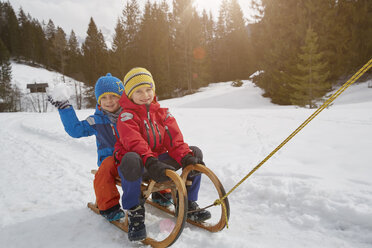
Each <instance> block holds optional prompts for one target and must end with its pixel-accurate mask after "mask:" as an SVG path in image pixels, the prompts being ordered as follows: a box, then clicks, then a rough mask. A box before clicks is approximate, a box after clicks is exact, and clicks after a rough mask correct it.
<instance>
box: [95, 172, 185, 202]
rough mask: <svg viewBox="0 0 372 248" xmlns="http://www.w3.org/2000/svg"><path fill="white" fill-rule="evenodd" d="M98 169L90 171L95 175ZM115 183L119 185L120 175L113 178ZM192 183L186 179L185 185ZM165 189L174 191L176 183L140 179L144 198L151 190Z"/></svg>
mask: <svg viewBox="0 0 372 248" xmlns="http://www.w3.org/2000/svg"><path fill="white" fill-rule="evenodd" d="M97 171H98V170H91V171H90V172H91V173H92V174H93V175H95V174H96V173H97ZM115 183H116V185H117V186H121V178H120V177H116V178H115ZM191 184H192V182H191V181H189V180H187V181H186V186H190V185H191ZM165 189H171V190H172V189H173V190H172V192H173V191H176V184H175V183H174V182H173V181H171V180H169V181H165V182H161V183H158V182H156V181H154V180H151V179H150V180H143V181H142V184H141V191H142V195H143V196H144V197H145V199H146V198H148V197H149V196H150V195H151V193H153V192H158V191H162V190H165Z"/></svg>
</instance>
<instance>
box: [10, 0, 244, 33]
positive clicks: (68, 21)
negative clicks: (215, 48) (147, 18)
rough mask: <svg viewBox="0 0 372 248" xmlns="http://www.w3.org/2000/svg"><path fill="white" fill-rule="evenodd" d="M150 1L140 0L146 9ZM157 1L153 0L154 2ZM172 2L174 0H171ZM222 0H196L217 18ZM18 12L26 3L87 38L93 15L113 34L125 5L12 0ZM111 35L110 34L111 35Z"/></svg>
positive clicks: (109, 0) (98, 0)
mask: <svg viewBox="0 0 372 248" xmlns="http://www.w3.org/2000/svg"><path fill="white" fill-rule="evenodd" d="M146 1H147V0H138V3H139V4H140V6H141V10H143V5H144V3H145V2H146ZM153 1H154V0H151V2H153ZM168 1H169V2H171V1H170V0H168ZM221 1H222V0H195V1H194V2H195V4H194V6H196V7H197V9H198V10H202V9H206V10H207V11H209V10H211V11H212V13H213V14H214V15H215V17H216V16H217V14H218V9H219V7H220V4H221ZM9 2H10V3H11V5H12V6H13V8H14V10H15V11H16V13H18V10H19V8H20V7H21V6H22V8H23V11H24V12H26V13H30V15H31V16H32V17H33V18H36V19H38V20H39V21H40V22H41V21H43V20H44V21H45V22H46V23H47V22H48V20H49V19H51V20H52V21H53V22H54V24H55V25H56V26H60V27H62V28H63V30H64V31H65V32H66V34H67V35H69V34H70V32H71V29H73V30H74V32H75V33H76V34H77V35H78V36H80V37H81V38H85V36H86V31H87V29H88V23H89V19H90V17H93V19H94V21H95V23H96V25H97V26H98V28H99V29H101V31H102V32H103V33H104V35H105V36H106V38H107V36H111V35H112V34H113V32H114V28H115V25H116V22H117V19H118V17H119V16H121V12H122V10H123V7H124V3H125V2H126V1H124V0H78V1H76V0H9ZM238 2H239V4H240V6H241V8H242V10H243V12H244V14H245V16H246V17H247V18H248V17H249V16H248V15H249V13H251V10H250V6H249V5H250V0H238ZM109 34H110V35H109Z"/></svg>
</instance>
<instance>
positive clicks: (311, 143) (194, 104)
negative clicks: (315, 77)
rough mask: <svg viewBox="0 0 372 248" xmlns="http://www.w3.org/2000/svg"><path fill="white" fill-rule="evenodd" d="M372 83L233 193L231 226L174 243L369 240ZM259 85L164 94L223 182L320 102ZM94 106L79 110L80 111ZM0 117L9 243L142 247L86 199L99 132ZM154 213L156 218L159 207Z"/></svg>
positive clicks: (205, 192)
mask: <svg viewBox="0 0 372 248" xmlns="http://www.w3.org/2000/svg"><path fill="white" fill-rule="evenodd" d="M367 84H368V82H364V83H360V84H357V85H354V86H351V87H350V88H349V89H348V90H346V91H345V92H344V94H343V95H341V96H340V98H339V99H337V100H336V101H335V103H334V105H333V106H331V107H330V108H328V109H326V110H324V111H323V112H322V113H321V114H320V115H319V116H318V117H317V118H316V119H314V120H313V122H311V123H310V124H309V125H308V126H307V127H305V128H304V129H303V130H302V131H301V132H300V133H299V134H298V135H297V136H296V137H294V138H293V140H291V141H290V142H289V143H288V144H287V145H286V146H285V147H283V148H282V149H281V150H280V151H279V152H278V153H277V154H276V155H275V156H274V157H273V158H271V159H270V160H269V161H268V162H266V164H264V165H263V167H262V168H260V169H259V170H258V171H257V172H256V173H255V174H253V175H252V176H251V177H250V178H248V180H246V181H245V182H244V183H243V184H242V185H241V186H240V187H239V188H237V190H236V191H234V192H233V193H232V194H231V195H230V197H229V200H230V205H231V215H230V221H229V226H230V227H229V229H224V230H223V231H221V232H219V233H209V232H207V231H204V230H201V229H199V228H197V227H194V226H191V225H189V224H186V226H185V229H184V231H183V233H182V234H181V236H180V238H179V239H178V241H177V242H176V243H175V244H174V246H173V247H181V248H183V247H187V248H191V247H236V248H238V247H239V248H240V247H260V248H266V247H267V248H272V247H286V248H288V247H293V248H298V247H314V248H315V247H317V248H318V247H335V248H336V247H337V248H338V247H350V248H351V247H352V248H355V247H359V248H367V247H372V235H371V233H372V182H371V175H372V165H371V164H372V163H371V161H372V153H371V149H372V131H371V130H372V111H371V108H372V89H370V88H368V87H367ZM261 93H262V92H261V90H260V89H259V88H257V87H254V86H253V84H252V83H251V82H250V81H245V83H244V85H243V86H242V87H240V88H234V87H231V86H230V83H221V84H213V85H210V86H209V87H206V88H203V89H201V91H200V92H198V93H196V94H194V95H189V96H185V97H182V98H178V99H170V100H166V101H161V105H162V106H169V107H170V111H171V112H172V114H173V115H174V116H175V117H176V118H177V121H178V123H179V125H180V128H181V130H182V131H183V134H184V137H185V140H186V142H188V143H189V144H191V145H197V146H199V147H200V148H201V149H202V150H203V152H204V157H205V162H206V164H207V166H208V167H209V168H211V169H212V170H213V171H214V172H215V173H216V174H217V176H218V177H219V178H220V180H221V182H222V183H223V185H224V186H225V189H226V190H230V189H231V188H232V187H233V186H234V185H235V184H236V183H237V182H238V181H239V180H240V179H241V178H243V177H244V176H245V175H246V174H247V173H248V172H249V171H250V170H251V169H252V168H253V167H255V166H256V165H257V164H258V163H259V162H260V161H261V160H262V159H263V158H264V157H266V155H267V154H269V153H270V152H271V151H272V150H273V149H274V148H275V147H276V146H277V145H279V144H280V142H282V141H283V140H284V139H285V138H286V137H287V136H288V135H289V134H290V133H291V132H292V131H294V130H295V129H296V128H297V127H298V126H299V125H300V124H301V123H302V122H303V121H304V120H305V119H306V118H307V117H308V116H310V115H311V114H312V113H313V111H314V110H309V109H302V108H296V107H288V106H287V107H281V106H276V105H272V104H271V103H270V102H269V100H268V99H265V98H262V97H261ZM91 113H93V110H92V109H86V110H81V111H78V112H77V114H78V116H79V118H80V119H83V118H85V117H87V116H88V115H89V114H91ZM0 126H1V129H0V138H1V141H2V142H0V167H1V173H0V199H1V201H0V216H1V217H0V247H17V248H18V247H28V248H39V247H79V248H80V247H138V246H139V245H137V244H131V243H130V242H129V241H128V239H127V236H126V234H125V233H123V232H122V231H120V230H119V229H117V228H116V227H114V226H113V225H111V224H109V223H107V222H106V221H105V220H104V219H103V218H102V217H100V216H98V215H96V214H94V213H93V212H92V211H91V210H90V209H88V208H87V207H86V204H87V202H89V201H94V191H93V185H92V182H93V176H92V175H91V174H90V170H91V169H94V168H96V149H95V140H94V138H93V137H89V138H82V139H73V138H71V137H69V136H68V135H67V134H66V133H65V131H64V130H63V126H62V124H61V122H60V119H59V115H58V113H57V112H49V113H42V114H37V113H0ZM203 185H207V182H206V181H203ZM203 185H202V186H203ZM212 190H213V189H212V188H208V187H202V190H201V193H200V200H199V201H200V205H202V206H203V205H204V206H205V205H207V204H211V203H213V202H214V200H216V199H215V197H214V196H213V194H212V193H213V192H211V191H212ZM146 211H147V212H146V216H147V219H146V221H147V223H150V222H151V220H152V219H153V218H154V216H158V215H159V212H158V211H157V210H156V209H154V208H151V207H146Z"/></svg>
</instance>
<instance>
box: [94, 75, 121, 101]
mask: <svg viewBox="0 0 372 248" xmlns="http://www.w3.org/2000/svg"><path fill="white" fill-rule="evenodd" d="M123 92H124V85H123V83H122V82H121V81H120V79H118V78H116V77H113V76H111V73H107V75H106V76H102V77H100V78H99V79H98V80H97V82H96V86H95V94H96V99H97V103H98V104H100V101H101V98H102V97H103V96H104V95H107V94H113V95H116V96H118V97H120V96H121V95H122V94H123Z"/></svg>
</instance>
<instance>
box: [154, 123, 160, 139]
mask: <svg viewBox="0 0 372 248" xmlns="http://www.w3.org/2000/svg"><path fill="white" fill-rule="evenodd" d="M154 124H155V127H156V130H157V131H158V134H159V144H161V133H160V131H159V127H158V124H157V123H156V121H154Z"/></svg>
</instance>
